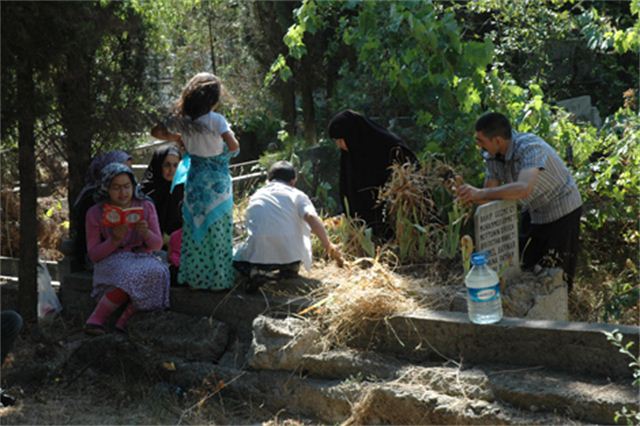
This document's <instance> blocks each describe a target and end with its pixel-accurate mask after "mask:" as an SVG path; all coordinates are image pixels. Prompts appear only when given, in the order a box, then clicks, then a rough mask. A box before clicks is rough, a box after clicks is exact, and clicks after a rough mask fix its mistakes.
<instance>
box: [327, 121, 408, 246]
mask: <svg viewBox="0 0 640 426" xmlns="http://www.w3.org/2000/svg"><path fill="white" fill-rule="evenodd" d="M329 136H331V137H332V138H333V139H344V141H345V143H346V145H347V148H348V151H343V150H340V202H341V203H342V206H343V209H344V211H345V213H348V214H349V215H350V216H358V217H360V218H361V219H363V220H364V221H365V222H367V224H368V225H369V226H371V227H372V228H373V232H374V234H376V235H378V236H383V235H384V234H385V233H387V230H385V226H384V223H383V211H382V206H379V205H377V202H376V200H377V196H378V191H379V189H380V188H381V187H382V186H383V185H384V184H385V183H386V181H387V180H388V179H389V176H390V174H391V171H390V170H389V166H391V164H392V163H394V162H399V163H404V162H406V161H411V162H416V161H417V160H416V156H415V154H414V153H413V152H412V151H411V149H410V148H409V147H408V146H407V144H406V143H405V142H404V141H403V140H402V139H400V137H398V136H397V135H395V134H393V133H392V132H390V131H389V130H387V129H385V128H384V127H382V126H381V125H379V124H378V123H376V122H374V121H372V120H370V119H369V118H367V117H365V116H364V115H362V114H360V113H357V112H355V111H352V110H345V111H342V112H339V113H338V114H336V115H335V116H334V117H333V118H332V119H331V122H330V123H329ZM345 199H346V200H347V204H348V205H347V204H345Z"/></svg>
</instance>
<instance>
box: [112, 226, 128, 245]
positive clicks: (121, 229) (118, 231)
mask: <svg viewBox="0 0 640 426" xmlns="http://www.w3.org/2000/svg"><path fill="white" fill-rule="evenodd" d="M128 230H129V227H128V226H127V225H125V224H123V225H118V226H115V227H114V228H113V242H114V243H115V244H116V245H119V244H120V243H121V242H122V240H123V239H124V237H125V235H127V231H128Z"/></svg>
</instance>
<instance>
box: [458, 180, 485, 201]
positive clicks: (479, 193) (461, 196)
mask: <svg viewBox="0 0 640 426" xmlns="http://www.w3.org/2000/svg"><path fill="white" fill-rule="evenodd" d="M456 195H457V198H458V200H460V201H461V202H463V203H465V204H468V203H476V204H478V203H480V202H482V201H484V191H483V190H482V189H480V188H476V187H475V186H471V185H469V184H464V185H460V186H459V187H458V190H457V194H456Z"/></svg>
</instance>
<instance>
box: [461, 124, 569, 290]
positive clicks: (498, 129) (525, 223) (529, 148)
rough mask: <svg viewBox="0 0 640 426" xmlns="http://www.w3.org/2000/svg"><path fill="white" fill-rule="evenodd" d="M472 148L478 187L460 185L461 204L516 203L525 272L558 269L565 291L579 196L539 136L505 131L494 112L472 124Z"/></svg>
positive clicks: (559, 163) (555, 155) (551, 149)
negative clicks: (480, 167) (477, 156)
mask: <svg viewBox="0 0 640 426" xmlns="http://www.w3.org/2000/svg"><path fill="white" fill-rule="evenodd" d="M475 136H476V144H477V145H478V146H479V147H480V148H481V149H482V156H483V157H484V160H485V166H486V175H485V180H484V188H475V187H473V186H471V185H466V184H465V185H461V186H460V188H458V197H459V199H460V200H462V201H463V202H473V203H477V204H481V203H484V202H487V201H493V200H518V201H519V202H520V203H521V204H522V206H523V210H522V215H521V221H520V250H521V252H522V255H521V258H522V261H523V264H524V265H523V266H524V268H525V269H530V268H532V267H533V266H534V265H536V264H542V265H545V266H546V265H550V264H555V265H560V266H562V269H563V270H564V272H565V273H566V280H567V284H568V286H569V290H571V288H572V286H573V275H574V273H575V268H576V254H577V251H578V236H579V232H580V215H581V213H582V198H581V197H580V192H579V191H578V187H577V185H576V183H575V180H574V179H573V176H572V175H571V172H569V170H568V169H567V167H566V166H565V164H564V162H563V161H562V160H561V159H560V157H559V156H558V154H557V153H556V151H555V150H554V149H553V148H552V147H551V146H549V144H547V143H546V142H545V141H544V140H542V139H541V138H540V137H539V136H536V135H534V134H531V133H518V132H516V131H514V130H512V129H511V124H510V123H509V120H508V119H507V117H505V116H504V115H502V114H499V113H496V112H490V113H487V114H484V115H482V116H481V117H480V118H479V119H478V121H476V135H475Z"/></svg>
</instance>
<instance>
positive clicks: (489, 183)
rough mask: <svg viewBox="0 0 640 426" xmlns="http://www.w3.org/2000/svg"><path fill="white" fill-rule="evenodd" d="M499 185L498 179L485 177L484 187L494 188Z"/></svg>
mask: <svg viewBox="0 0 640 426" xmlns="http://www.w3.org/2000/svg"><path fill="white" fill-rule="evenodd" d="M499 185H500V181H499V180H498V179H485V181H484V187H485V188H495V187H496V186H499Z"/></svg>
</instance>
